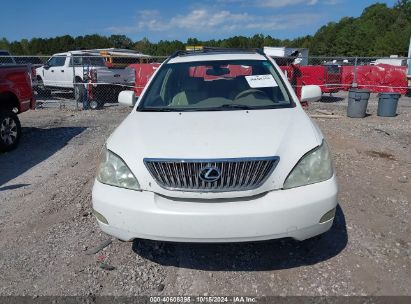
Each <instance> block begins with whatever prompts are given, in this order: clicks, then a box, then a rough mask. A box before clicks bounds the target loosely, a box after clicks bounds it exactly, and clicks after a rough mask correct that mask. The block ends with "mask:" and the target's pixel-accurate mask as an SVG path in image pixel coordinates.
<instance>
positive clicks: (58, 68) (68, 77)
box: [36, 51, 134, 105]
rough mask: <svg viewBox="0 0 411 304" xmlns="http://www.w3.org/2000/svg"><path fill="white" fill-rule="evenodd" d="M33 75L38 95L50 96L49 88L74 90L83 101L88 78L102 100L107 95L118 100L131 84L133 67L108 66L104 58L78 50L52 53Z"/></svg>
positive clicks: (77, 98) (108, 97) (107, 97)
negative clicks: (120, 94)
mask: <svg viewBox="0 0 411 304" xmlns="http://www.w3.org/2000/svg"><path fill="white" fill-rule="evenodd" d="M36 74H37V82H38V85H37V88H36V90H37V92H38V93H39V95H46V96H47V95H50V91H52V90H74V95H75V98H76V100H78V101H82V100H83V98H84V95H85V94H86V90H87V86H86V83H87V81H88V80H90V79H91V80H92V82H93V87H94V91H95V95H96V96H98V98H100V100H101V101H104V99H110V96H108V95H109V94H113V95H115V99H117V95H118V92H120V91H121V90H124V89H127V88H129V87H134V70H133V69H131V68H125V69H109V68H108V67H107V66H106V65H105V62H104V59H103V57H101V56H99V55H93V54H89V53H85V52H81V51H73V52H67V53H59V54H54V55H53V56H52V57H51V58H50V59H49V60H48V61H47V62H46V63H45V64H44V66H42V67H40V68H37V69H36ZM91 75H92V76H91ZM112 98H113V97H112ZM100 105H101V104H100Z"/></svg>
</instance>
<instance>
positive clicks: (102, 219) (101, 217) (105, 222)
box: [93, 209, 108, 225]
mask: <svg viewBox="0 0 411 304" xmlns="http://www.w3.org/2000/svg"><path fill="white" fill-rule="evenodd" d="M93 214H94V216H95V217H96V219H97V220H98V221H99V222H102V223H103V224H106V225H108V221H107V219H106V218H105V217H104V216H103V215H102V214H101V213H98V212H97V211H96V210H94V209H93Z"/></svg>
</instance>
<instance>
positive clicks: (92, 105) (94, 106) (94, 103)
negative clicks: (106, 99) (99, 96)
mask: <svg viewBox="0 0 411 304" xmlns="http://www.w3.org/2000/svg"><path fill="white" fill-rule="evenodd" d="M103 105H104V104H103V103H102V102H100V101H98V100H92V101H90V109H92V110H98V109H101V108H102V107H103Z"/></svg>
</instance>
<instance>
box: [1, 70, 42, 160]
mask: <svg viewBox="0 0 411 304" xmlns="http://www.w3.org/2000/svg"><path fill="white" fill-rule="evenodd" d="M35 106H36V101H35V99H34V95H33V88H32V83H31V71H30V69H29V68H28V66H26V65H0V152H6V151H10V150H12V149H14V148H16V147H17V145H18V143H19V140H20V136H21V126H20V121H19V118H18V117H17V114H20V113H22V112H25V111H27V110H29V109H34V108H35Z"/></svg>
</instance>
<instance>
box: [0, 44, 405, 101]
mask: <svg viewBox="0 0 411 304" xmlns="http://www.w3.org/2000/svg"><path fill="white" fill-rule="evenodd" d="M165 59H166V57H153V56H147V55H132V56H131V55H130V56H111V55H98V54H97V55H96V54H87V53H85V52H80V51H79V52H71V53H64V54H57V55H53V56H51V57H50V56H0V65H9V64H25V65H29V67H30V69H31V71H32V75H31V76H32V83H33V89H34V91H35V95H36V100H37V107H38V108H46V107H60V108H74V109H102V108H104V106H109V105H110V104H115V103H116V102H117V98H118V95H119V93H120V92H121V91H123V90H134V91H135V93H136V96H139V95H140V94H141V92H142V91H143V89H144V87H145V85H146V84H147V82H148V80H149V79H150V77H151V75H152V74H153V73H154V72H155V70H156V69H157V68H158V67H159V66H160V64H161V63H162V62H163V61H164V60H165ZM273 59H274V60H275V61H276V62H277V64H278V65H279V66H280V68H281V70H282V71H283V72H284V74H285V75H286V76H287V78H288V80H289V81H290V83H291V84H292V86H293V88H294V90H295V91H296V93H297V96H299V95H300V93H301V87H302V86H304V85H318V86H320V88H321V91H322V93H323V97H322V99H321V100H320V102H332V101H334V102H338V101H341V102H343V101H344V100H346V97H347V95H348V93H347V92H348V90H349V89H351V88H359V89H366V90H370V91H371V93H380V92H396V93H400V94H407V93H408V94H409V93H410V91H409V89H410V87H411V83H410V80H408V79H407V74H408V73H410V71H408V67H407V63H408V64H409V63H410V62H411V60H410V58H408V59H407V58H371V57H367V58H365V57H350V58H347V57H316V56H310V57H308V58H301V57H278V58H273Z"/></svg>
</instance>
